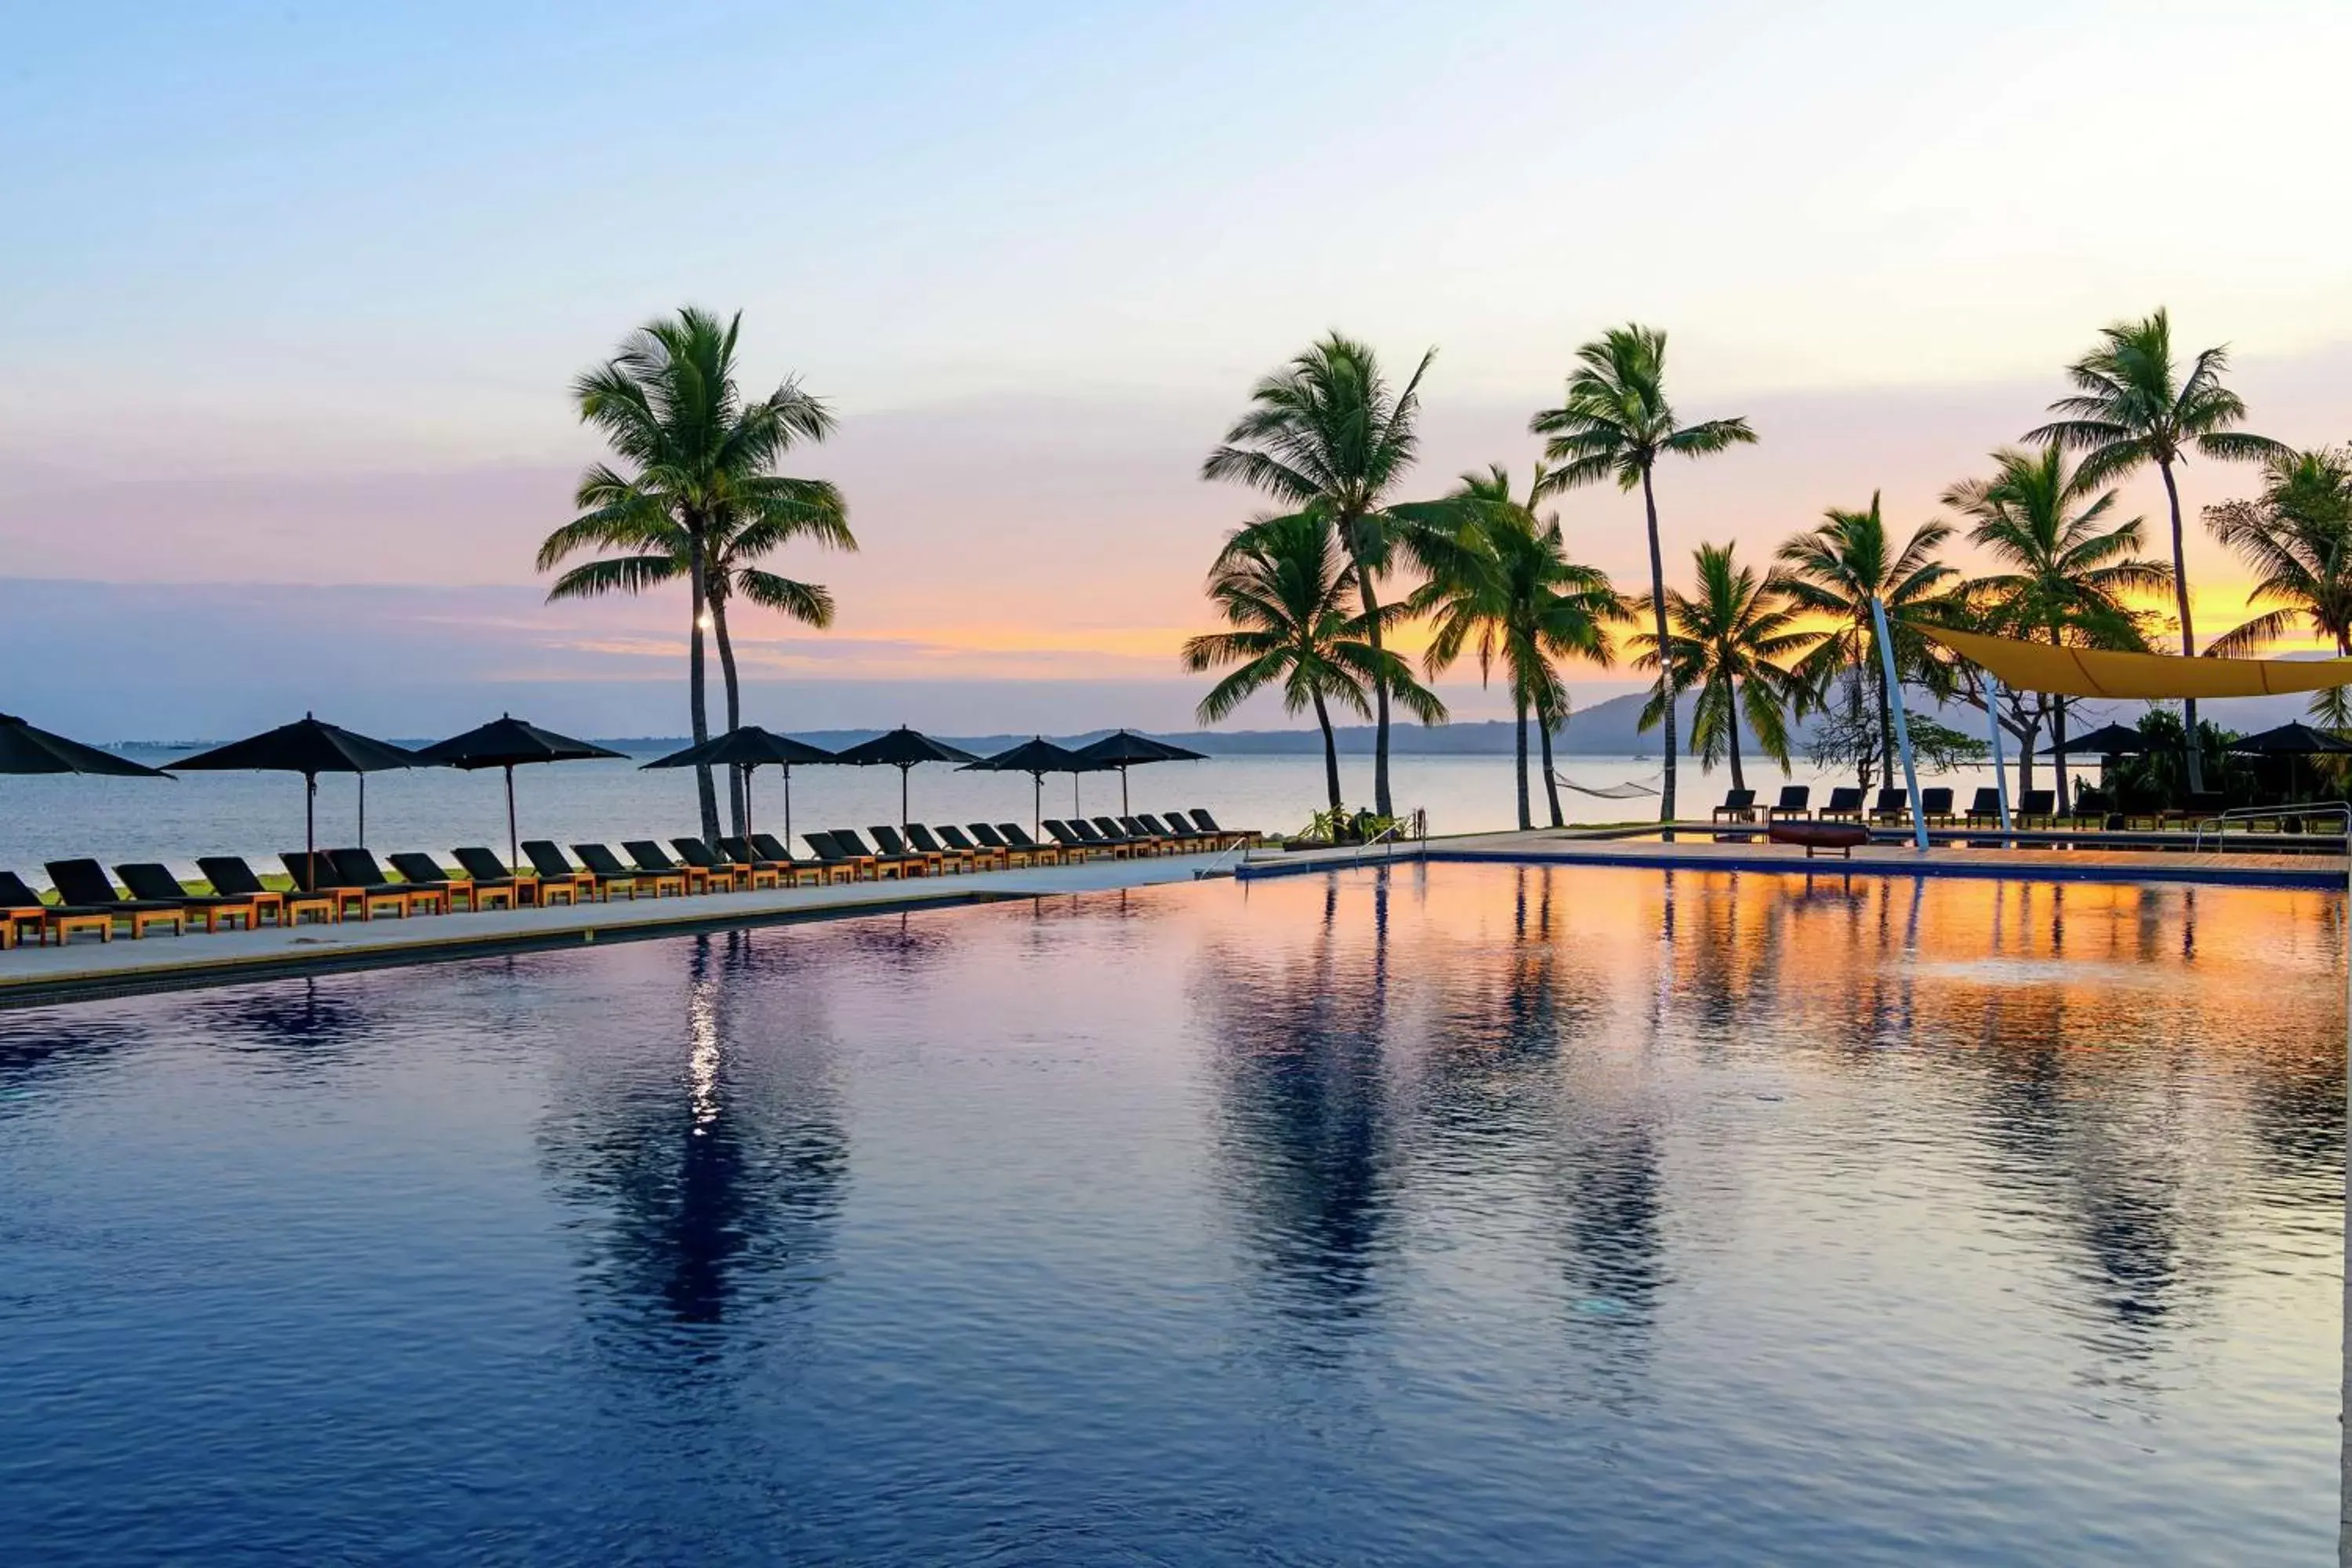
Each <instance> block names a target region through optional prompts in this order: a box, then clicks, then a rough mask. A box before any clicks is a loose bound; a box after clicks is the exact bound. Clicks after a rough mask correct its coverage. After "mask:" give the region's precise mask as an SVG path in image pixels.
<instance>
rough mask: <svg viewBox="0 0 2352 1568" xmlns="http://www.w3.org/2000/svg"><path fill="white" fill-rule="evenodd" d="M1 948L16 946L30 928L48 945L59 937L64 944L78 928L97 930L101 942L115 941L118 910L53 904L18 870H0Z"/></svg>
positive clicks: (36, 939) (72, 936) (36, 936)
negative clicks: (19, 873) (33, 887)
mask: <svg viewBox="0 0 2352 1568" xmlns="http://www.w3.org/2000/svg"><path fill="white" fill-rule="evenodd" d="M0 916H5V919H0V947H14V946H16V941H17V938H18V937H19V936H20V935H22V934H23V933H25V932H26V931H30V932H31V933H32V937H33V940H34V942H37V944H39V945H41V946H44V947H46V946H47V945H48V942H49V939H50V938H52V937H55V938H56V939H57V942H58V946H59V947H63V946H64V945H65V944H66V943H67V942H71V941H72V940H73V938H74V934H75V933H76V932H77V931H96V932H97V933H98V940H99V941H100V942H112V941H113V940H114V911H113V910H100V909H84V908H82V907H80V906H79V905H76V904H53V903H50V902H48V901H47V900H45V899H43V898H42V897H41V895H40V894H38V893H37V892H35V891H33V889H32V887H31V885H30V884H28V883H27V882H26V880H25V879H24V878H22V877H19V876H18V875H16V872H14V871H0Z"/></svg>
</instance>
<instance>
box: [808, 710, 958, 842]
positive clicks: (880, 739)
mask: <svg viewBox="0 0 2352 1568" xmlns="http://www.w3.org/2000/svg"><path fill="white" fill-rule="evenodd" d="M833 760H834V761H835V762H836V763H847V764H849V765H850V766H852V767H859V768H869V767H872V766H874V765H875V764H876V763H887V764H888V765H889V766H891V767H894V768H896V769H898V825H899V826H901V827H904V826H906V825H907V823H908V820H909V818H908V815H907V773H908V770H909V769H911V768H913V767H915V766H917V765H918V764H919V763H971V762H977V761H979V759H978V758H977V757H974V756H973V755H972V754H971V752H967V751H965V750H964V749H963V748H961V746H950V745H949V744H948V743H947V742H945V741H934V740H932V739H931V738H930V737H929V735H920V734H917V733H916V732H915V731H912V730H909V729H908V728H907V727H906V726H905V725H904V724H901V725H900V726H898V728H897V729H895V730H893V731H890V732H889V733H888V734H887V735H877V736H875V737H874V738H873V739H872V740H870V741H865V742H859V743H858V744H856V745H855V746H852V747H850V748H849V749H848V750H847V751H845V752H837V753H835V756H834V759H833Z"/></svg>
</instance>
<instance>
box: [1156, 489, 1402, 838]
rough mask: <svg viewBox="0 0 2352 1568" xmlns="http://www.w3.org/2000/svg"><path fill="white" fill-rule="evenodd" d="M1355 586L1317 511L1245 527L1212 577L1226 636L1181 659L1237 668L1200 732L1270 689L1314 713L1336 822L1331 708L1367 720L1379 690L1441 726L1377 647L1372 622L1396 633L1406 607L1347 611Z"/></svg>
mask: <svg viewBox="0 0 2352 1568" xmlns="http://www.w3.org/2000/svg"><path fill="white" fill-rule="evenodd" d="M1354 576H1355V569H1354V566H1353V565H1352V563H1350V561H1349V557H1348V554H1347V552H1345V551H1344V550H1343V549H1341V548H1340V545H1339V535H1338V531H1337V530H1336V529H1335V528H1334V527H1333V526H1332V523H1331V520H1330V518H1329V517H1328V515H1327V514H1326V513H1324V512H1323V511H1322V510H1319V509H1318V510H1307V511H1301V512H1292V513H1288V514H1286V515H1285V516H1281V517H1275V518H1267V519H1264V520H1261V521H1258V522H1255V523H1252V524H1250V525H1249V526H1248V527H1245V528H1243V529H1240V530H1238V531H1235V532H1234V534H1233V535H1232V536H1231V538H1229V539H1228V540H1227V542H1226V545H1225V549H1224V552H1223V553H1222V554H1221V555H1219V556H1218V558H1217V563H1216V565H1215V567H1214V568H1213V570H1212V571H1211V572H1210V574H1209V598H1210V601H1211V602H1212V603H1213V604H1214V605H1216V606H1217V609H1218V611H1219V612H1220V613H1221V614H1223V616H1224V618H1225V620H1226V622H1227V623H1228V624H1229V625H1230V626H1232V627H1233V629H1232V630H1231V631H1223V632H1210V633H1208V634H1206V635H1204V636H1202V637H1191V638H1188V639H1186V641H1185V644H1184V649H1183V660H1184V668H1186V669H1189V670H1194V671H1200V670H1206V669H1215V668H1223V667H1226V666H1238V667H1239V668H1234V669H1233V670H1232V671H1231V673H1229V674H1227V675H1226V676H1225V677H1224V679H1222V680H1220V681H1218V682H1217V684H1216V685H1215V686H1213V687H1212V688H1211V689H1210V690H1209V694H1208V695H1207V696H1206V697H1203V698H1202V699H1201V704H1200V708H1199V710H1198V711H1199V714H1200V718H1201V722H1202V723H1203V724H1214V723H1216V722H1218V721H1221V720H1223V719H1225V718H1226V717H1228V716H1229V715H1231V714H1232V712H1233V711H1234V709H1235V708H1237V707H1239V706H1240V705H1241V703H1242V702H1243V700H1244V699H1246V698H1248V697H1250V696H1251V695H1253V694H1254V693H1255V692H1258V691H1261V690H1264V689H1265V688H1267V687H1269V686H1273V685H1275V684H1276V683H1279V684H1280V686H1281V688H1282V701H1283V707H1284V708H1285V709H1286V710H1288V711H1290V712H1293V713H1297V712H1300V711H1302V710H1306V709H1309V708H1312V709H1313V710H1315V722H1316V723H1317V725H1318V726H1319V727H1320V728H1321V730H1322V731H1323V777H1324V783H1325V784H1326V786H1327V787H1328V791H1329V795H1330V799H1331V810H1332V813H1333V815H1334V816H1337V815H1338V814H1339V811H1340V810H1341V803H1340V798H1339V737H1338V736H1337V735H1336V734H1335V733H1334V732H1333V731H1332V728H1331V704H1332V703H1334V702H1337V703H1339V704H1340V705H1341V706H1343V707H1345V708H1347V709H1349V710H1351V711H1353V712H1355V713H1359V714H1362V715H1364V716H1366V717H1369V716H1370V712H1371V704H1370V700H1369V699H1368V698H1367V696H1366V690H1367V689H1368V688H1370V689H1379V688H1381V687H1383V686H1384V687H1386V689H1388V690H1389V691H1391V692H1392V693H1393V694H1394V695H1395V697H1396V700H1397V701H1398V702H1399V703H1400V704H1401V705H1402V707H1403V708H1404V709H1405V710H1406V711H1407V712H1409V713H1412V715H1414V716H1415V717H1416V718H1418V719H1420V720H1421V721H1422V722H1423V723H1425V724H1433V723H1436V722H1438V721H1442V720H1443V719H1444V717H1445V705H1444V703H1443V702H1441V701H1439V700H1438V699H1437V697H1436V694H1435V693H1433V692H1432V691H1430V690H1429V689H1427V688H1425V687H1423V685H1422V684H1421V683H1420V682H1419V681H1417V680H1415V679H1413V675H1412V667H1411V666H1409V665H1407V664H1406V663H1405V662H1404V660H1403V659H1402V658H1398V657H1397V655H1395V654H1394V653H1392V652H1390V651H1389V650H1388V649H1387V648H1385V647H1382V646H1381V643H1380V642H1379V640H1378V638H1377V637H1376V631H1377V626H1376V622H1377V620H1378V619H1380V618H1381V617H1385V618H1387V619H1388V620H1390V621H1391V623H1393V622H1394V621H1397V620H1400V619H1402V618H1403V616H1405V615H1406V614H1407V613H1408V612H1407V610H1406V607H1405V606H1404V605H1401V604H1399V605H1384V606H1381V607H1379V608H1376V609H1374V610H1372V611H1370V612H1366V611H1363V610H1360V609H1350V608H1349V603H1348V599H1349V592H1348V591H1349V586H1350V579H1351V578H1352V577H1354ZM1382 815H1386V814H1385V813H1383V814H1382Z"/></svg>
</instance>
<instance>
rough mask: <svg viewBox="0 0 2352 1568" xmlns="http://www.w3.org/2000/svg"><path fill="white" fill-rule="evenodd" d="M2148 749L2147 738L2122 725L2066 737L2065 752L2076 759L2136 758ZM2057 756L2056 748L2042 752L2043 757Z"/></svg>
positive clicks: (2109, 725) (2106, 725) (2110, 725)
mask: <svg viewBox="0 0 2352 1568" xmlns="http://www.w3.org/2000/svg"><path fill="white" fill-rule="evenodd" d="M2149 749H2150V748H2149V746H2148V743H2147V736H2146V735H2143V734H2141V733H2140V732H2139V731H2137V730H2134V729H2132V728H2130V727H2129V726H2127V725H2123V724H2102V725H2100V726H2099V727H2098V728H2097V729H2095V730H2090V731H2084V733H2082V734H2080V735H2069V736H2067V737H2066V752H2067V754H2068V755H2069V756H2076V757H2137V756H2139V755H2140V754H2142V753H2143V752H2147V751H2148V750H2149ZM2057 754H2058V748H2057V747H2056V746H2047V747H2044V748H2043V749H2042V755H2043V756H2045V757H2054V756H2056V755H2057Z"/></svg>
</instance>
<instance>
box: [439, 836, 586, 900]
mask: <svg viewBox="0 0 2352 1568" xmlns="http://www.w3.org/2000/svg"><path fill="white" fill-rule="evenodd" d="M449 858H451V859H453V860H455V861H457V865H458V866H459V868H462V869H463V870H464V871H465V873H466V875H467V876H468V877H470V878H472V879H473V882H474V889H475V891H477V892H480V891H482V890H483V889H490V888H502V889H505V890H506V893H507V897H508V900H509V904H510V905H514V904H537V905H540V906H541V907H542V908H544V907H545V906H547V905H548V904H551V903H559V904H569V903H575V902H577V901H578V894H577V891H576V889H575V887H574V884H573V882H572V879H570V878H568V877H567V878H565V879H563V880H562V881H561V882H558V883H555V884H553V885H552V886H551V885H549V884H548V883H547V882H545V881H543V880H541V879H540V878H539V877H537V876H535V875H533V874H532V873H530V872H529V871H524V872H520V873H518V872H516V871H515V869H514V868H512V867H510V866H509V865H508V864H507V863H506V862H505V861H503V860H501V859H499V857H498V851H496V850H494V849H490V848H487V847H484V846H482V845H478V844H469V845H467V846H466V847H464V848H461V849H452V850H451V851H449Z"/></svg>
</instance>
